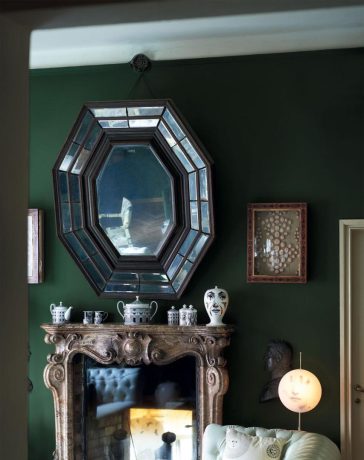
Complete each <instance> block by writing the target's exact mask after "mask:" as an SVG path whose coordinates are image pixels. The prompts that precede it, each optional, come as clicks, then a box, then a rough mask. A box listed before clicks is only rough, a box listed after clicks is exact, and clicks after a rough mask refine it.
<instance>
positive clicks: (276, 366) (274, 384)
mask: <svg viewBox="0 0 364 460" xmlns="http://www.w3.org/2000/svg"><path fill="white" fill-rule="evenodd" d="M292 358H293V348H292V345H291V344H290V343H288V342H286V341H285V340H277V339H275V340H273V339H272V340H270V341H269V342H268V345H267V350H266V352H265V353H264V362H265V369H266V370H267V371H269V372H270V373H271V378H270V380H269V381H268V382H267V383H266V384H265V385H264V387H263V389H262V392H261V394H260V398H259V400H260V402H266V401H270V400H271V399H276V398H278V385H279V382H280V380H281V378H282V377H283V376H284V374H286V373H287V372H289V371H290V370H291V369H292Z"/></svg>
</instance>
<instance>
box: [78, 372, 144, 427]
mask: <svg viewBox="0 0 364 460" xmlns="http://www.w3.org/2000/svg"><path fill="white" fill-rule="evenodd" d="M139 373H140V369H139V368H118V367H94V368H90V369H88V371H87V382H88V385H89V388H90V389H92V392H93V393H94V396H95V403H96V417H97V418H99V417H103V416H105V415H109V414H112V413H114V412H118V411H121V410H123V409H126V408H129V407H132V406H134V405H135V403H136V401H137V399H138V396H139V395H138V393H139V391H138V377H139Z"/></svg>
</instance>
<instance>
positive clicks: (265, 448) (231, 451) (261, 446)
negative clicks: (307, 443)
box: [222, 427, 286, 460]
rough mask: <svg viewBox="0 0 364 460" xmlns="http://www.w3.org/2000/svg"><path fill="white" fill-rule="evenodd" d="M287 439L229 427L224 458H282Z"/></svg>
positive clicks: (246, 459)
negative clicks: (252, 433) (243, 431)
mask: <svg viewBox="0 0 364 460" xmlns="http://www.w3.org/2000/svg"><path fill="white" fill-rule="evenodd" d="M285 443H286V441H285V440H284V439H277V438H275V437H268V436H265V437H261V436H250V435H248V434H245V433H241V432H239V431H237V430H236V429H235V428H233V427H231V428H228V429H227V431H226V437H225V448H224V451H223V456H222V459H223V460H230V459H231V460H280V458H281V455H282V449H283V446H284V444H285Z"/></svg>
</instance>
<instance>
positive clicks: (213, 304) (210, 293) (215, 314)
mask: <svg viewBox="0 0 364 460" xmlns="http://www.w3.org/2000/svg"><path fill="white" fill-rule="evenodd" d="M203 300H204V304H205V308H206V311H207V314H208V315H209V318H210V322H209V323H208V324H206V326H222V325H223V324H224V323H223V322H222V318H223V316H224V315H225V313H226V309H227V307H228V305H229V294H228V293H227V291H226V290H225V289H222V288H219V287H217V286H215V288H214V289H207V291H206V292H205V295H204V298H203Z"/></svg>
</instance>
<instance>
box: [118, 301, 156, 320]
mask: <svg viewBox="0 0 364 460" xmlns="http://www.w3.org/2000/svg"><path fill="white" fill-rule="evenodd" d="M153 304H155V310H154V313H153V314H151V310H152V306H153ZM119 305H122V306H123V309H124V313H122V312H121V311H120V307H119ZM116 308H117V310H118V312H119V314H120V316H121V317H122V318H123V320H124V324H127V325H133V326H136V325H138V324H149V323H150V322H151V321H152V319H153V316H154V315H155V314H156V313H157V310H158V304H157V302H156V301H155V300H152V302H150V304H149V303H143V302H141V301H140V300H139V296H138V295H137V296H136V300H134V302H130V303H127V304H125V303H124V302H123V301H122V300H119V302H118V303H117V304H116Z"/></svg>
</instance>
